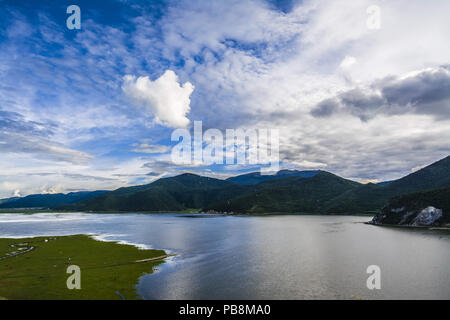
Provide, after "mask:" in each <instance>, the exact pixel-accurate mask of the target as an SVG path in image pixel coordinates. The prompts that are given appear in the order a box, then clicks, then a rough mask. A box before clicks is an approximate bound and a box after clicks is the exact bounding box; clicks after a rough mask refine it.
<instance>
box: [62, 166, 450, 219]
mask: <svg viewBox="0 0 450 320" xmlns="http://www.w3.org/2000/svg"><path fill="white" fill-rule="evenodd" d="M285 173H286V174H284V173H283V174H280V175H278V176H279V177H277V178H271V179H266V178H265V176H257V175H255V174H250V175H244V176H238V177H236V178H239V179H237V180H236V179H234V181H237V182H239V183H240V184H237V183H234V182H232V181H233V179H228V180H219V179H213V178H207V177H201V176H198V175H194V174H182V175H179V176H176V177H171V178H164V179H159V180H157V181H155V182H153V183H151V184H148V185H143V186H135V187H129V188H120V189H118V190H115V191H112V192H108V193H105V194H102V195H100V196H96V197H93V198H90V199H87V200H83V201H81V202H79V203H77V204H76V205H74V206H71V207H66V208H67V209H69V208H70V209H77V210H92V211H179V210H185V209H190V208H201V209H203V210H204V211H209V210H213V211H219V212H231V211H233V212H236V213H248V214H252V213H255V214H256V213H267V212H272V213H273V212H279V213H294V212H305V213H320V214H332V213H336V214H355V213H365V212H378V211H379V210H380V209H381V208H382V207H383V206H385V205H386V203H388V201H389V199H391V198H393V197H396V196H400V195H404V194H408V193H411V192H419V191H427V190H433V189H437V188H441V187H446V186H450V157H447V158H445V159H442V160H440V161H438V162H436V163H433V164H432V165H430V166H428V167H425V168H423V169H421V170H419V171H417V172H414V173H412V174H410V175H408V176H406V177H404V178H401V179H399V180H395V181H390V182H389V183H387V184H386V183H385V184H360V183H357V182H354V181H351V180H347V179H344V178H341V177H338V176H336V175H334V174H331V173H329V172H326V171H319V172H317V173H314V172H313V174H308V175H306V176H301V175H300V174H299V171H297V172H295V171H286V172H285ZM260 178H262V180H263V181H262V182H259V183H255V181H256V180H257V179H260ZM242 179H243V180H242ZM249 179H250V180H249ZM255 179H256V180H255ZM242 184H244V185H242Z"/></svg>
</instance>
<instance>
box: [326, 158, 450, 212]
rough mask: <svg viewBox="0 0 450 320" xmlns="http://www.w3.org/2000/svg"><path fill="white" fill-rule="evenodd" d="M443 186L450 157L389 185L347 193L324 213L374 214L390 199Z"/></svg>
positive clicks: (449, 183) (446, 183)
mask: <svg viewBox="0 0 450 320" xmlns="http://www.w3.org/2000/svg"><path fill="white" fill-rule="evenodd" d="M446 186H450V156H449V157H446V158H444V159H442V160H440V161H437V162H435V163H433V164H431V165H429V166H427V167H425V168H423V169H421V170H418V171H416V172H414V173H411V174H409V175H407V176H405V177H403V178H401V179H398V180H395V181H392V182H390V183H389V184H384V185H379V184H377V185H375V184H366V185H361V186H360V187H359V188H357V189H354V190H348V191H347V192H345V193H343V194H341V195H340V196H339V197H337V198H335V199H333V201H330V202H329V203H328V204H327V206H326V208H325V211H327V212H334V213H345V212H348V213H357V212H373V211H378V210H380V209H381V208H382V207H383V206H384V205H385V204H386V203H387V202H388V201H389V199H391V198H393V197H396V196H399V195H404V194H408V193H412V192H419V191H427V190H433V189H438V188H441V187H446Z"/></svg>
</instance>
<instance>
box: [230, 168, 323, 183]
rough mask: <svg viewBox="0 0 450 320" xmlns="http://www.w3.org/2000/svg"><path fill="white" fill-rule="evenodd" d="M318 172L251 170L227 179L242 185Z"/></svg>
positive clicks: (312, 174)
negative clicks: (267, 172)
mask: <svg viewBox="0 0 450 320" xmlns="http://www.w3.org/2000/svg"><path fill="white" fill-rule="evenodd" d="M318 173H320V170H307V171H298V170H280V171H278V172H277V173H276V174H273V175H261V173H260V172H252V173H247V174H242V175H239V176H235V177H231V178H228V179H227V181H230V182H234V183H237V184H240V185H242V186H250V185H256V184H258V183H261V182H264V181H269V180H275V179H281V178H287V177H302V178H311V177H314V176H315V175H316V174H318Z"/></svg>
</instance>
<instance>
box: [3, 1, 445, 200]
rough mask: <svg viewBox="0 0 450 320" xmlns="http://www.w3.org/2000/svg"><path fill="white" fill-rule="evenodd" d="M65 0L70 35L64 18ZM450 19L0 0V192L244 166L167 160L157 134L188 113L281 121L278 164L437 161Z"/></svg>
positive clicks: (433, 14) (413, 166) (370, 168)
mask: <svg viewBox="0 0 450 320" xmlns="http://www.w3.org/2000/svg"><path fill="white" fill-rule="evenodd" d="M73 4H75V5H78V6H79V8H80V10H81V29H68V28H67V25H66V20H67V18H68V17H69V16H70V14H67V12H66V9H67V7H68V6H69V5H73ZM374 10H375V11H374ZM374 12H375V13H374ZM449 12H450V1H448V0H433V1H422V0H407V1H406V0H394V1H383V0H370V1H366V0H358V1H348V0H319V1H317V0H316V1H308V0H303V1H297V0H292V1H290V0H284V1H269V0H227V1H224V0H221V1H216V0H189V1H184V0H177V1H134V0H90V1H81V0H70V1H66V0H60V1H45V0H39V1H35V0H32V1H19V0H12V1H9V0H0V164H1V165H0V198H2V197H10V196H19V195H20V196H24V195H28V194H32V193H56V192H64V193H65V192H71V191H79V190H98V189H106V190H111V189H115V188H118V187H123V186H131V185H136V184H145V183H150V182H151V181H153V180H155V179H158V178H161V177H165V176H171V175H175V174H179V173H182V172H193V173H197V174H201V175H207V176H211V177H216V178H225V177H227V176H231V175H235V174H239V173H242V172H251V171H257V170H258V168H257V166H256V167H255V166H254V165H245V164H243V165H238V164H235V165H226V164H225V165H217V164H213V165H204V164H203V165H202V164H199V163H196V164H193V165H184V166H182V165H177V164H174V163H173V162H171V157H170V153H171V149H172V147H173V146H174V145H175V144H176V142H173V141H171V134H172V133H173V131H174V130H175V129H177V128H185V129H187V130H191V131H192V128H193V124H194V121H202V123H203V128H204V130H206V129H208V128H215V129H218V130H220V131H221V132H225V130H226V129H239V128H242V129H249V128H257V129H276V130H279V139H280V140H279V156H280V165H281V168H291V169H299V170H312V169H321V170H327V171H330V172H333V173H335V174H337V175H340V176H343V177H346V178H349V179H355V180H357V181H361V182H369V181H372V182H377V181H384V180H391V179H396V178H399V177H402V176H404V175H406V174H409V173H411V172H413V171H415V170H418V169H420V168H421V167H423V166H425V165H428V164H430V163H432V162H434V161H437V160H439V159H441V158H444V157H446V156H448V155H449V154H450V152H449V141H450V41H449V36H448V30H450V19H448V13H449ZM374 19H375V20H374Z"/></svg>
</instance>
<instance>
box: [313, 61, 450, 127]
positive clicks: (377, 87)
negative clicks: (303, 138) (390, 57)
mask: <svg viewBox="0 0 450 320" xmlns="http://www.w3.org/2000/svg"><path fill="white" fill-rule="evenodd" d="M338 112H347V113H350V114H352V115H354V116H356V117H359V118H360V119H361V120H363V121H367V120H370V119H371V118H373V117H375V116H376V115H377V114H388V115H389V114H391V115H395V114H406V113H415V114H428V115H433V116H435V117H436V118H437V119H440V120H444V119H449V118H450V67H449V66H441V67H439V68H436V69H430V70H425V71H422V72H420V73H417V74H415V75H413V76H409V77H406V78H395V77H387V78H384V79H382V80H379V81H377V82H375V83H373V84H372V86H371V87H370V89H362V88H355V89H352V90H349V91H346V92H343V93H340V94H339V95H338V96H337V97H335V98H331V99H327V100H324V101H322V102H320V103H319V104H317V106H316V107H315V108H314V109H313V110H312V111H311V115H313V116H314V117H316V118H318V117H329V116H332V115H333V114H336V113H338Z"/></svg>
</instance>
